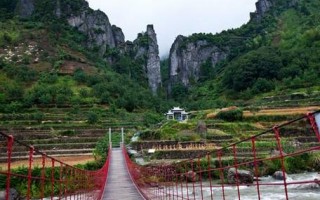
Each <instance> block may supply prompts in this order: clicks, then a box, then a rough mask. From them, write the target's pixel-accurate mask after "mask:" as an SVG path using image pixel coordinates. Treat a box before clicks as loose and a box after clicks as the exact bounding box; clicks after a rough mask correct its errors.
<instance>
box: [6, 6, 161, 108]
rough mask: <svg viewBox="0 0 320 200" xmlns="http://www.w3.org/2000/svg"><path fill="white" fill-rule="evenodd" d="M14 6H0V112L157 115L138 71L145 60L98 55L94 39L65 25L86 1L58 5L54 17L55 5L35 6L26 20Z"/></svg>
mask: <svg viewBox="0 0 320 200" xmlns="http://www.w3.org/2000/svg"><path fill="white" fill-rule="evenodd" d="M17 2H18V1H11V0H10V1H7V0H6V1H1V3H0V8H1V16H0V112H2V113H17V112H21V111H22V110H23V109H30V108H34V109H37V107H71V108H72V107H92V106H94V105H97V106H102V107H103V108H108V107H111V108H113V109H125V110H126V111H129V112H132V111H134V110H136V109H138V110H139V109H140V110H143V109H148V110H154V111H155V110H158V111H159V109H160V105H161V104H160V103H159V102H160V98H158V97H156V96H155V95H153V94H152V93H151V91H150V90H149V88H148V84H147V78H146V77H145V76H144V73H145V72H144V71H143V68H142V67H141V63H144V60H142V59H140V60H134V59H131V57H130V56H129V55H128V53H126V54H120V53H119V52H120V51H121V49H120V48H116V47H110V45H109V47H108V45H106V46H107V48H106V49H105V52H103V53H102V55H101V47H99V46H97V44H96V43H94V41H92V40H93V39H96V38H89V37H88V36H87V35H86V34H84V33H82V32H80V31H78V30H77V29H76V28H73V27H71V26H70V25H69V24H68V22H67V19H68V17H69V16H71V15H76V14H77V13H79V12H82V10H83V9H84V8H86V3H85V1H83V0H77V1H67V0H63V1H59V2H60V5H58V6H59V7H58V8H59V9H58V8H57V10H56V11H54V12H55V13H51V12H52V10H55V9H56V7H55V6H56V1H35V4H34V5H32V6H35V7H34V8H33V9H32V10H34V11H33V14H30V13H29V15H30V16H28V17H24V16H23V14H25V13H28V11H29V10H27V9H29V7H30V6H29V7H28V5H24V8H23V9H24V10H23V11H20V10H19V9H20V7H21V5H20V4H17ZM19 2H20V1H19ZM19 6H20V7H19ZM60 8H61V10H60ZM86 9H88V11H85V12H87V13H89V14H91V12H92V13H93V12H94V11H93V10H90V9H89V8H86ZM18 12H19V13H20V16H17V13H18ZM99 12H100V11H99ZM94 14H95V13H94ZM96 15H104V14H100V13H98V14H96ZM89 17H90V16H89ZM98 17H99V16H98ZM98 17H97V18H98ZM112 28H113V29H115V30H116V31H117V29H116V28H114V26H113V27H112ZM90 31H91V30H90ZM93 31H94V33H96V34H97V35H98V36H99V34H100V32H101V34H102V33H103V30H101V29H98V28H96V30H93ZM120 31H121V29H120ZM120 37H121V35H120ZM97 40H99V38H98V39H97ZM115 42H117V41H115ZM147 42H148V41H147ZM111 59H112V61H111ZM154 105H157V106H154Z"/></svg>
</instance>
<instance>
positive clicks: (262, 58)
mask: <svg viewBox="0 0 320 200" xmlns="http://www.w3.org/2000/svg"><path fill="white" fill-rule="evenodd" d="M279 54H280V53H279V51H278V49H276V48H273V47H262V48H260V49H258V50H257V51H251V52H249V53H247V54H245V55H244V56H242V57H240V58H238V59H236V60H235V61H233V62H232V63H230V64H229V65H228V66H227V69H226V72H225V73H224V75H223V78H222V82H223V83H224V84H225V85H226V86H227V88H229V89H233V90H235V91H244V90H246V89H247V88H252V86H253V85H254V84H255V82H256V81H257V80H258V78H264V79H266V80H274V79H278V74H279V71H280V70H281V68H282V67H283V65H282V60H281V57H280V56H279Z"/></svg>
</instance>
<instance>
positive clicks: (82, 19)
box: [15, 0, 125, 56]
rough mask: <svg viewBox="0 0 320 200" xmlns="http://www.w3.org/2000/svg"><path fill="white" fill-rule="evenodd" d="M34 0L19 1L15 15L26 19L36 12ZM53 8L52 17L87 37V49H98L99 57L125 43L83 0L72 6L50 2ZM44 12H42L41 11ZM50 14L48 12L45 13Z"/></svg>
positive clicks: (115, 28)
mask: <svg viewBox="0 0 320 200" xmlns="http://www.w3.org/2000/svg"><path fill="white" fill-rule="evenodd" d="M36 5H37V4H36V3H35V0H19V1H18V3H17V6H16V9H15V10H16V14H17V15H19V16H20V17H21V18H28V17H30V16H31V15H32V14H33V13H34V12H35V11H36ZM50 6H51V7H53V8H54V10H53V13H52V14H53V16H55V17H56V18H63V19H65V20H66V21H67V23H68V24H69V25H70V26H72V27H74V28H76V29H78V30H79V31H80V32H82V33H84V34H85V35H86V36H87V37H88V42H87V46H88V47H98V48H99V54H100V56H103V55H104V54H105V52H106V50H107V48H114V47H118V46H120V45H123V44H124V43H125V40H124V34H123V33H122V30H121V29H120V28H119V27H116V26H115V25H113V26H112V25H111V24H110V21H109V18H108V16H107V15H106V14H105V13H103V12H102V11H100V10H92V9H91V8H90V7H89V4H88V2H86V1H85V0H83V1H81V2H78V3H77V5H76V6H75V5H72V4H70V3H69V2H67V1H63V0H55V1H53V2H50ZM41 12H44V11H41ZM46 12H50V11H46Z"/></svg>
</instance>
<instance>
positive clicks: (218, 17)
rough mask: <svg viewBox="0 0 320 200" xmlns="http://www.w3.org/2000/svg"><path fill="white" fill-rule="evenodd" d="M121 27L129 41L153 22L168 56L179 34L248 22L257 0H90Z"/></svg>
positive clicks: (159, 42)
mask: <svg viewBox="0 0 320 200" xmlns="http://www.w3.org/2000/svg"><path fill="white" fill-rule="evenodd" d="M87 1H88V2H89V5H90V7H91V8H93V9H95V10H97V9H100V10H102V11H104V12H105V13H106V14H107V15H108V17H109V20H110V22H111V24H114V25H117V26H118V27H120V28H121V29H122V31H123V33H124V35H125V39H126V40H130V41H133V40H134V39H136V37H137V34H138V33H140V32H143V31H146V26H147V24H153V25H154V29H155V31H156V33H157V38H158V44H159V48H160V55H161V56H164V55H168V54H169V50H170V47H171V44H172V43H173V41H174V39H175V38H176V37H177V36H178V35H185V36H188V35H191V34H192V33H201V32H202V33H217V32H221V31H222V30H226V29H230V28H237V27H240V26H241V25H242V24H244V23H246V22H248V21H249V18H250V17H249V16H250V12H253V11H255V2H256V1H257V0H87Z"/></svg>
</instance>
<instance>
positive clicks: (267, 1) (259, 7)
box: [250, 0, 299, 21]
mask: <svg viewBox="0 0 320 200" xmlns="http://www.w3.org/2000/svg"><path fill="white" fill-rule="evenodd" d="M298 1H299V0H286V1H282V2H280V1H278V0H258V1H257V2H256V11H255V12H253V13H250V19H251V20H254V21H260V20H261V19H262V18H263V17H264V16H265V15H266V13H267V12H268V11H269V10H270V9H271V7H273V6H278V4H281V6H285V7H292V6H294V5H296V4H297V3H298Z"/></svg>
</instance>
